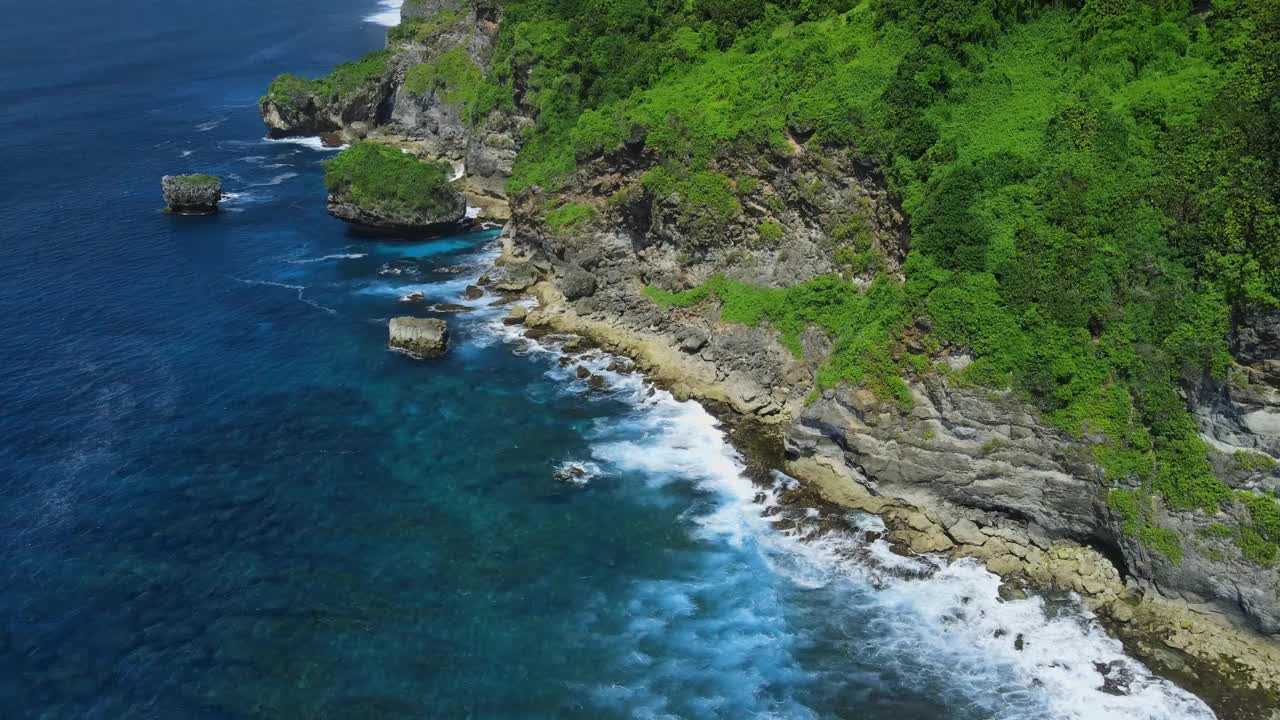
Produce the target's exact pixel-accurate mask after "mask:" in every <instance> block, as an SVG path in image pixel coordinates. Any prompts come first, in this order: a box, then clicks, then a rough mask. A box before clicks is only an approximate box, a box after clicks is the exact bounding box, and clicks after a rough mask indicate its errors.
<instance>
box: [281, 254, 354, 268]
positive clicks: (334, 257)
mask: <svg viewBox="0 0 1280 720" xmlns="http://www.w3.org/2000/svg"><path fill="white" fill-rule="evenodd" d="M362 257H368V253H334V254H332V255H321V256H320V257H316V258H302V259H301V260H290V261H289V264H291V265H310V264H311V263H319V262H326V261H328V260H359V259H360V258H362Z"/></svg>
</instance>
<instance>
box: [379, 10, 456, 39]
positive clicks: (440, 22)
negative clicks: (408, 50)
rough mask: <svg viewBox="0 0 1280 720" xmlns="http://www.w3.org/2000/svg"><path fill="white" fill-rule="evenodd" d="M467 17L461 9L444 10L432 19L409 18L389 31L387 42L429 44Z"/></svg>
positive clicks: (431, 17)
mask: <svg viewBox="0 0 1280 720" xmlns="http://www.w3.org/2000/svg"><path fill="white" fill-rule="evenodd" d="M466 16H467V14H466V12H465V11H463V10H461V9H450V8H442V9H441V10H439V11H438V12H436V13H435V14H434V15H432V16H430V17H425V18H419V17H415V18H408V19H406V20H403V21H401V23H400V24H399V25H396V26H395V27H392V28H389V29H388V30H387V42H388V43H389V44H397V43H405V42H418V43H427V42H430V41H431V40H432V38H434V37H435V36H436V35H438V34H439V33H441V32H443V31H444V30H447V29H449V28H450V27H452V26H453V25H455V24H457V23H458V21H460V20H463V19H464V18H466Z"/></svg>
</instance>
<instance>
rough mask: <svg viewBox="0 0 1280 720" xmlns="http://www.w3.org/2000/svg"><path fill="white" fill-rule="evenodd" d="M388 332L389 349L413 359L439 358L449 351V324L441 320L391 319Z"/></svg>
mask: <svg viewBox="0 0 1280 720" xmlns="http://www.w3.org/2000/svg"><path fill="white" fill-rule="evenodd" d="M390 332H391V342H390V345H391V348H392V349H393V350H399V351H402V352H405V353H408V354H410V355H413V356H414V357H418V358H433V357H440V356H441V355H444V354H445V353H446V352H448V350H449V324H448V323H446V322H445V321H443V320H436V319H434V318H413V317H398V318H392V319H391V324H390Z"/></svg>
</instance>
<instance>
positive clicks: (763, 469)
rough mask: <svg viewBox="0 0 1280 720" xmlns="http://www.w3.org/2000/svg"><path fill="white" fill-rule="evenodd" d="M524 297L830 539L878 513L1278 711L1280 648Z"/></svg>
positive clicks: (1227, 699) (1148, 651)
mask: <svg viewBox="0 0 1280 720" xmlns="http://www.w3.org/2000/svg"><path fill="white" fill-rule="evenodd" d="M507 249H508V252H504V254H503V256H502V257H501V258H499V261H498V272H496V273H495V274H494V276H495V277H496V278H498V279H497V280H495V281H494V282H493V285H491V288H493V286H495V285H497V284H499V283H501V282H502V279H501V278H503V277H504V275H503V273H504V272H505V273H507V274H508V275H512V274H514V275H516V276H519V275H520V274H523V272H524V263H522V262H521V259H519V258H517V257H514V256H513V255H511V254H510V252H509V250H510V244H509V243H508V245H507ZM513 269H516V270H515V272H514V273H512V270H513ZM517 284H519V283H517ZM509 286H510V284H508V287H509ZM493 289H495V290H496V288H493ZM526 292H527V295H528V296H529V297H531V298H533V299H535V300H536V301H537V306H536V307H535V308H533V309H530V310H528V311H527V312H525V313H522V314H521V315H520V323H515V324H521V323H522V324H524V325H525V326H526V327H527V328H528V332H529V333H531V334H533V335H535V336H536V335H542V334H545V333H547V332H554V333H557V334H568V335H575V336H580V337H582V338H584V339H585V341H586V345H585V346H584V347H598V348H600V349H602V350H604V351H606V352H609V353H613V354H616V355H620V356H624V357H627V358H629V359H631V360H632V361H633V362H634V363H635V368H636V370H637V371H639V372H643V373H644V374H645V375H646V376H647V377H649V378H650V379H651V380H653V381H654V382H655V384H657V385H658V386H660V387H662V388H664V389H667V390H669V391H671V392H672V393H673V395H675V396H676V397H677V398H679V399H689V400H695V401H698V402H700V403H702V404H703V405H704V406H706V407H707V408H708V409H709V410H710V411H712V412H713V414H715V415H716V416H717V417H718V418H720V419H721V421H722V422H724V423H725V425H726V426H727V427H728V428H730V432H729V434H728V437H729V439H730V441H731V442H732V443H733V444H734V446H735V447H736V448H738V450H739V451H740V452H742V453H743V454H744V456H745V457H746V458H747V462H748V464H749V465H750V466H751V467H752V469H753V470H754V474H755V476H756V477H757V479H758V480H760V481H762V482H763V480H764V478H765V477H767V474H768V472H769V471H771V470H782V471H784V472H786V473H787V474H788V475H789V476H791V477H793V478H795V479H796V480H799V481H800V485H799V487H798V489H797V490H795V491H793V492H791V493H789V494H788V495H787V496H786V497H785V498H784V502H786V503H787V504H788V505H795V506H798V507H804V508H820V509H823V510H824V511H825V514H826V515H828V516H830V517H832V518H833V521H832V524H833V529H834V530H835V531H842V532H847V531H848V529H847V528H846V527H843V526H842V525H840V524H839V523H838V522H837V521H835V520H834V518H838V517H840V516H842V515H843V514H844V513H846V512H848V511H849V510H856V511H862V512H867V513H871V514H874V515H878V516H880V517H881V518H882V519H883V520H884V522H885V525H886V527H887V528H888V530H889V532H888V535H887V539H888V540H889V541H890V542H891V543H893V545H894V547H895V550H896V551H898V552H900V553H902V554H904V555H906V554H926V553H933V554H940V555H943V556H946V557H950V558H954V559H959V558H973V559H974V560H976V561H978V562H980V563H982V564H983V565H984V566H985V567H986V568H987V569H988V570H990V571H991V572H993V573H995V574H997V575H1000V576H1001V577H1002V578H1003V579H1004V586H1003V588H1002V594H1004V593H1007V598H1008V599H1013V598H1020V597H1023V596H1025V593H1027V592H1030V591H1038V592H1064V593H1075V594H1077V595H1078V596H1079V597H1080V599H1081V602H1082V603H1083V605H1084V606H1085V607H1086V608H1088V609H1089V610H1091V611H1093V612H1094V613H1095V614H1096V615H1097V616H1098V618H1099V619H1100V621H1101V622H1103V624H1104V625H1105V626H1106V628H1107V629H1108V631H1109V632H1110V633H1111V634H1112V635H1114V636H1115V637H1117V638H1119V639H1120V640H1121V641H1122V642H1123V643H1124V644H1125V646H1126V649H1127V650H1128V651H1129V652H1130V653H1131V654H1133V655H1134V656H1136V657H1138V658H1140V659H1142V660H1143V661H1144V662H1145V663H1147V664H1148V666H1149V667H1151V669H1152V670H1153V671H1155V672H1157V673H1158V674H1161V675H1163V676H1165V677H1167V678H1169V679H1171V680H1173V681H1174V682H1176V683H1178V684H1179V685H1182V686H1183V687H1185V688H1187V689H1188V690H1190V691H1192V692H1194V693H1196V694H1197V695H1199V696H1200V697H1202V698H1203V699H1205V700H1206V702H1208V703H1210V705H1211V706H1212V707H1213V708H1214V709H1215V712H1216V713H1217V714H1218V716H1219V717H1220V718H1222V720H1275V718H1276V717H1277V716H1276V715H1275V714H1274V712H1275V711H1274V710H1273V708H1280V644H1277V643H1276V642H1274V641H1273V640H1270V639H1268V638H1265V637H1263V636H1261V635H1259V634H1258V633H1257V632H1256V631H1255V630H1253V629H1251V628H1249V627H1247V626H1243V625H1242V624H1240V623H1239V622H1237V621H1233V618H1231V617H1230V616H1228V615H1226V614H1224V613H1222V612H1221V611H1220V610H1217V609H1215V608H1214V607H1213V606H1212V605H1208V604H1204V603H1189V602H1187V601H1185V600H1182V599H1179V598H1171V597H1166V596H1164V595H1161V594H1160V593H1159V592H1156V591H1154V590H1153V589H1152V588H1150V587H1144V585H1143V583H1141V582H1139V581H1138V580H1137V578H1134V577H1133V576H1132V575H1131V574H1130V573H1129V572H1127V571H1126V569H1125V568H1124V565H1123V562H1116V558H1115V554H1114V552H1105V551H1104V550H1105V549H1100V548H1099V547H1095V546H1092V545H1089V544H1082V543H1080V542H1077V541H1075V540H1073V539H1070V538H1065V537H1051V536H1050V535H1049V534H1048V533H1047V532H1046V530H1045V529H1044V528H1043V527H1042V526H1040V525H1038V524H1037V523H1035V522H1034V521H1028V520H1025V519H1019V518H1013V517H1010V516H1008V515H1006V514H1002V513H998V512H983V511H974V510H972V509H965V508H958V507H956V506H954V505H952V504H949V503H946V502H937V501H933V502H931V501H929V500H928V499H927V498H920V497H917V498H913V499H907V498H903V497H897V496H893V495H886V494H881V493H879V492H876V491H874V490H873V489H872V488H870V487H868V484H867V483H866V481H865V480H863V479H859V478H855V477H854V476H852V474H851V473H850V470H849V468H848V467H847V466H846V465H845V464H844V463H843V462H840V461H838V460H835V459H833V458H831V457H823V456H821V455H820V454H813V455H805V454H803V453H802V452H800V451H799V447H798V446H797V442H796V439H795V438H794V437H793V432H794V431H793V430H792V428H791V427H790V426H789V424H790V423H791V422H793V420H792V419H791V418H790V417H789V416H787V415H785V414H784V413H782V412H773V411H772V408H770V407H769V405H768V404H767V403H764V402H762V400H763V397H761V396H760V392H761V390H760V388H758V386H755V385H752V384H750V383H747V382H744V381H743V380H742V379H741V378H735V379H734V380H728V379H722V380H717V379H716V371H715V370H713V369H712V368H709V367H707V366H705V365H703V364H702V363H701V362H698V360H697V359H691V357H690V353H689V350H688V349H687V348H688V347H689V345H690V343H687V342H685V341H683V340H682V339H681V338H680V337H678V336H677V335H672V334H670V333H653V332H644V331H642V330H637V329H633V328H630V327H627V325H626V324H625V323H617V322H606V321H602V320H599V319H594V318H589V317H583V316H582V315H580V314H578V313H577V312H576V311H575V310H574V309H573V307H572V306H571V304H570V303H568V302H567V301H566V300H565V296H564V294H563V293H562V292H561V291H560V289H559V288H558V286H557V284H556V283H555V282H554V281H548V280H540V281H539V282H537V283H535V284H533V285H531V286H529V287H528V289H527V291H526ZM719 374H720V375H722V376H723V375H727V373H723V372H720V373H719ZM766 408H768V409H769V410H768V411H766V412H765V413H761V412H759V410H761V409H766Z"/></svg>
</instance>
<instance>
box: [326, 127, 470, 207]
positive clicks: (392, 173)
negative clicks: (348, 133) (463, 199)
mask: <svg viewBox="0 0 1280 720" xmlns="http://www.w3.org/2000/svg"><path fill="white" fill-rule="evenodd" d="M452 171H453V168H452V167H450V165H449V164H448V163H443V162H427V161H424V160H419V159H418V158H416V157H414V156H413V155H409V154H407V153H404V152H401V151H400V150H399V149H397V148H394V147H391V146H388V145H382V144H379V143H367V142H366V143H357V144H355V145H352V146H351V147H349V148H347V149H346V150H343V151H342V152H341V153H339V154H338V156H337V157H336V158H334V159H333V160H331V161H329V163H328V164H327V165H326V166H325V173H324V182H325V185H326V186H327V187H328V188H329V192H330V193H332V194H335V195H341V196H343V197H344V198H346V199H348V200H350V201H351V202H354V203H355V204H357V205H359V206H362V207H365V208H367V209H370V210H375V211H376V210H392V211H396V212H411V213H417V214H422V215H428V216H434V215H441V214H444V213H446V212H447V211H448V210H449V209H450V208H451V206H452V205H453V203H452V201H451V198H452V197H453V196H454V195H455V194H456V191H455V190H454V188H453V186H452V184H451V183H450V181H449V177H450V175H451V174H452Z"/></svg>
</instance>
